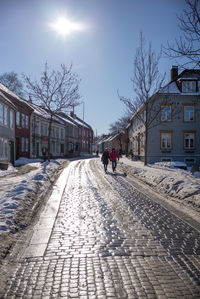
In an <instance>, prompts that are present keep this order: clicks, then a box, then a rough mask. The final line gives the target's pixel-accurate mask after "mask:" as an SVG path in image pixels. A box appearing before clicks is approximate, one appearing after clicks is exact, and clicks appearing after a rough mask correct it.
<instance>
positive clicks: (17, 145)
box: [15, 137, 20, 160]
mask: <svg viewBox="0 0 200 299" xmlns="http://www.w3.org/2000/svg"><path fill="white" fill-rule="evenodd" d="M15 140H16V160H17V159H18V158H19V157H20V138H19V137H16V139H15Z"/></svg>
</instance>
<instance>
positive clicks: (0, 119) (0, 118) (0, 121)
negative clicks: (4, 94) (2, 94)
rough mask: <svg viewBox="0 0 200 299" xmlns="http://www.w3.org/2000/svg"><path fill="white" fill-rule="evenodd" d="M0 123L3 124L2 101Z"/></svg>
mask: <svg viewBox="0 0 200 299" xmlns="http://www.w3.org/2000/svg"><path fill="white" fill-rule="evenodd" d="M0 123H2V124H3V105H2V104H1V103H0Z"/></svg>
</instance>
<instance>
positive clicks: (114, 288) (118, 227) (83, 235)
mask: <svg viewBox="0 0 200 299" xmlns="http://www.w3.org/2000/svg"><path fill="white" fill-rule="evenodd" d="M61 185H62V186H61ZM57 189H59V192H58V193H56V187H54V192H53V197H52V198H53V199H52V203H51V202H49V203H48V208H47V209H46V213H47V214H46V213H43V214H42V215H41V218H40V222H39V223H40V224H41V223H43V225H41V227H40V226H36V228H35V233H34V235H33V238H32V241H31V243H30V246H29V247H28V248H27V250H26V252H25V255H23V256H22V258H21V259H20V260H19V262H17V263H16V265H15V270H13V276H12V277H11V278H10V279H9V281H8V283H7V287H6V291H5V292H4V294H2V298H34V299H37V298H83V299H84V298H87V299H92V298H95V299H99V298H102V299H103V298H106V299H108V298H115V299H117V298H120V299H123V298H124V299H127V298H128V299H129V298H131V299H134V298H160V299H164V298H196V299H198V298H200V267H199V266H200V232H199V231H198V230H196V229H195V228H193V227H192V226H190V225H189V224H188V223H187V222H185V221H183V220H182V219H180V218H179V217H176V215H175V214H173V213H171V212H170V211H168V210H167V209H166V208H164V207H163V206H162V205H160V204H159V203H158V202H156V201H154V200H152V199H151V198H150V197H148V196H147V195H146V194H144V193H142V192H141V191H140V190H138V189H137V188H136V187H135V185H134V184H133V182H132V179H131V178H127V177H126V178H124V177H123V176H121V175H117V174H116V175H112V174H111V172H109V169H108V173H107V174H105V173H104V172H103V168H102V165H101V163H100V161H99V160H98V159H88V160H82V161H75V162H72V163H71V164H70V166H69V167H68V168H67V170H65V171H64V172H63V173H62V176H61V179H60V181H59V183H58V185H57ZM50 201H51V199H50ZM53 203H55V205H56V207H57V208H56V209H55V210H54V204H53ZM49 207H51V208H49ZM48 213H51V214H50V215H48ZM52 213H53V214H52ZM48 217H49V218H48ZM53 218H54V219H55V222H54V221H53V220H52V219H53ZM46 224H48V225H49V226H50V227H48V229H46V226H45V225H46ZM38 229H39V230H40V233H38ZM45 229H46V234H45V236H44V237H43V235H42V234H43V233H44V231H45ZM50 229H51V232H49V230H50ZM41 240H42V241H41ZM33 245H44V246H43V248H42V249H41V250H39V251H34V250H33V251H32V248H33V247H31V246H33Z"/></svg>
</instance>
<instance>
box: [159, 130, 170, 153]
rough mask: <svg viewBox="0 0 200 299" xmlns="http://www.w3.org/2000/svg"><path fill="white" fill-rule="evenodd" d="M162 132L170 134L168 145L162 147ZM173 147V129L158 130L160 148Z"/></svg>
mask: <svg viewBox="0 0 200 299" xmlns="http://www.w3.org/2000/svg"><path fill="white" fill-rule="evenodd" d="M162 134H170V137H171V138H170V140H171V141H170V145H171V146H170V147H162ZM172 149H173V131H171V130H162V131H160V150H172Z"/></svg>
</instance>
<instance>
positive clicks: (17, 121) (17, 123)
mask: <svg viewBox="0 0 200 299" xmlns="http://www.w3.org/2000/svg"><path fill="white" fill-rule="evenodd" d="M16 125H17V126H18V127H20V112H19V111H17V112H16Z"/></svg>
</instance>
